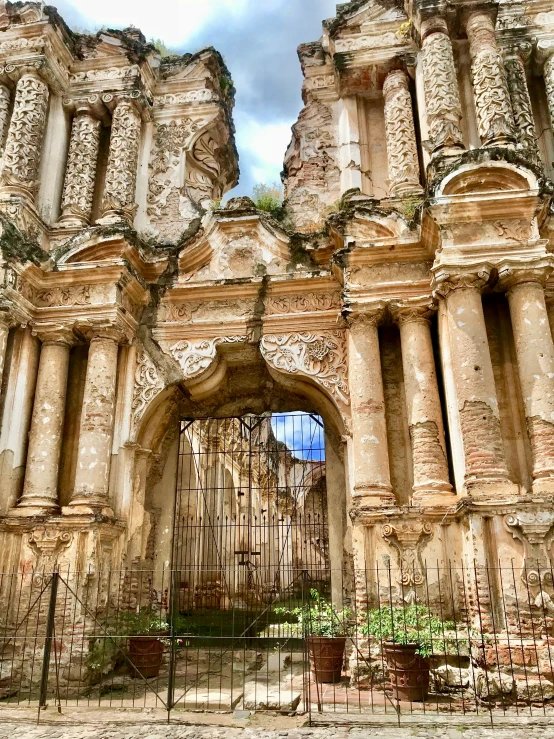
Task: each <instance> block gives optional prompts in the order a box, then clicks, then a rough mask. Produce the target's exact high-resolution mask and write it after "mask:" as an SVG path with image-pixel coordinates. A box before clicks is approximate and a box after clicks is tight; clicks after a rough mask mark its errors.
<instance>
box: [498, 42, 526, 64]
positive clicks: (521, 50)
mask: <svg viewBox="0 0 554 739" xmlns="http://www.w3.org/2000/svg"><path fill="white" fill-rule="evenodd" d="M500 47H501V49H502V51H503V53H504V58H505V59H512V58H513V59H520V60H521V61H522V62H523V63H524V64H526V63H527V62H528V61H529V59H530V58H531V53H532V51H533V45H532V44H531V42H530V41H526V40H525V39H517V40H514V39H504V40H501V42H500Z"/></svg>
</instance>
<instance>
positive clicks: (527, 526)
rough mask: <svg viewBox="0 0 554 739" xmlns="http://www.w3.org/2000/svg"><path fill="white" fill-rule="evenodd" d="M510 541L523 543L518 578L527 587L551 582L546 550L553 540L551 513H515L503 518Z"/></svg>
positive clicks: (553, 512)
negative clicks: (511, 539) (510, 537)
mask: <svg viewBox="0 0 554 739" xmlns="http://www.w3.org/2000/svg"><path fill="white" fill-rule="evenodd" d="M504 520H505V522H506V526H507V528H508V531H510V532H511V533H512V536H513V537H514V539H519V541H521V543H522V544H523V556H524V561H523V573H522V578H523V581H524V582H525V583H527V584H528V585H531V586H534V585H540V584H541V583H543V582H544V581H545V580H548V581H550V582H551V583H552V559H551V555H550V548H551V545H552V538H553V537H554V511H519V512H518V513H511V514H509V515H508V516H506V518H505V519H504Z"/></svg>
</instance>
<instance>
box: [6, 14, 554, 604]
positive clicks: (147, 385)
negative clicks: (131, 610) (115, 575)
mask: <svg viewBox="0 0 554 739" xmlns="http://www.w3.org/2000/svg"><path fill="white" fill-rule="evenodd" d="M551 8H552V6H551V3H550V2H549V1H547V0H529V2H527V3H525V5H523V4H521V3H517V2H512V1H506V2H500V3H486V2H485V3H479V4H478V5H476V6H475V7H474V6H473V5H472V3H468V2H464V3H462V2H457V1H456V0H453V1H452V2H448V3H441V2H430V3H420V2H418V1H416V2H414V3H413V4H410V6H409V9H408V10H404V9H403V7H401V5H400V4H395V3H393V2H388V1H385V0H384V1H383V2H381V3H380V2H377V0H368V1H362V0H352V2H349V3H345V4H342V5H339V6H338V8H337V15H336V18H333V19H332V20H329V21H326V22H325V23H324V25H323V35H322V37H321V39H320V40H319V41H317V42H315V43H309V44H305V45H303V46H301V47H300V49H299V56H300V62H301V65H302V70H303V73H304V86H303V99H304V108H303V110H302V112H301V113H300V117H299V120H298V122H297V123H296V124H295V125H294V127H293V136H292V142H291V144H290V147H289V149H288V151H287V152H286V155H285V164H284V172H283V178H284V183H285V195H286V200H285V204H284V208H283V212H282V214H281V217H280V218H273V217H272V216H270V215H269V214H268V213H265V212H262V211H258V210H256V208H255V206H254V204H253V203H252V201H251V200H249V199H248V198H234V199H231V200H229V201H228V202H226V203H224V204H221V197H222V196H223V195H224V194H225V193H226V192H227V191H228V190H229V189H231V188H232V187H233V186H234V185H235V184H236V182H237V180H238V163H237V159H238V158H237V152H236V149H235V145H234V139H233V131H234V127H233V121H232V109H233V96H234V87H233V82H232V80H231V77H230V74H229V71H228V70H227V68H226V66H225V64H224V62H223V60H222V58H221V56H220V55H219V54H218V53H217V52H216V51H215V50H213V49H211V48H208V49H203V50H201V51H199V52H198V53H195V54H185V55H183V56H179V57H177V56H169V57H166V58H161V57H160V54H159V53H158V52H157V51H156V49H155V48H154V47H152V46H151V45H149V44H148V43H146V41H145V38H144V36H143V35H142V34H141V33H140V31H138V30H137V29H133V28H130V29H127V30H125V31H112V30H106V31H101V32H99V33H98V34H96V35H95V36H87V35H80V34H75V33H73V32H72V31H71V30H70V29H69V28H68V27H67V26H66V25H65V23H64V22H63V20H62V19H61V18H60V17H59V15H58V14H57V13H56V12H55V10H54V9H52V8H49V7H42V6H41V5H40V4H39V3H25V2H18V3H10V2H1V3H0V142H1V149H2V159H1V172H0V221H1V232H2V233H1V236H0V248H1V251H2V264H1V266H0V309H1V310H0V373H1V374H2V386H1V406H0V410H1V435H0V513H1V517H0V571H1V572H5V573H7V572H19V573H29V577H32V573H36V572H37V571H46V572H50V571H52V570H53V569H54V568H56V567H60V568H62V569H63V568H65V570H66V571H68V570H71V571H76V572H83V571H85V570H86V571H87V573H88V574H87V577H88V578H89V580H91V579H92V580H93V579H94V578H98V582H99V585H98V590H99V592H101V593H102V594H103V595H102V597H104V598H105V599H108V598H109V588H110V584H109V582H110V581H109V578H108V577H106V576H105V573H107V572H110V571H118V570H123V569H130V568H137V569H142V570H151V571H152V572H161V571H162V570H163V569H164V568H166V569H167V568H171V567H172V566H173V567H175V566H177V567H179V568H181V569H182V571H183V572H185V573H186V572H187V571H188V570H187V568H191V567H192V566H193V565H194V566H196V565H197V564H198V563H199V562H200V564H202V565H203V566H209V568H210V569H212V570H213V571H215V572H216V574H215V575H214V574H213V573H212V575H211V576H210V577H208V578H204V580H202V581H198V582H197V581H195V580H194V577H193V575H192V574H191V575H190V577H189V576H187V575H184V576H183V579H182V582H181V583H180V587H181V596H180V597H181V598H182V599H184V600H183V602H185V601H187V599H188V601H190V602H196V603H197V604H198V603H201V604H203V605H204V606H205V607H210V608H213V607H220V606H221V607H223V605H224V603H225V599H226V598H227V599H229V598H231V599H232V597H233V593H231V591H230V590H229V588H228V587H227V586H228V583H229V582H230V580H231V579H232V578H233V576H234V574H233V573H239V574H237V575H236V579H237V582H236V585H233V588H235V587H236V592H239V591H241V588H242V589H243V590H246V591H247V590H248V589H249V587H250V588H251V586H252V581H251V580H244V581H241V579H240V578H241V577H242V575H240V572H241V570H240V566H241V565H244V564H245V562H247V561H249V558H250V559H251V558H252V557H258V558H262V559H263V558H264V557H265V558H266V559H267V561H268V562H273V564H275V563H277V565H278V568H279V567H280V566H281V565H282V564H283V562H285V563H286V564H287V566H289V565H290V567H297V568H299V569H305V566H306V562H308V561H309V562H310V563H311V564H310V566H311V567H315V568H316V569H318V571H319V570H329V571H331V590H332V596H333V598H334V600H335V601H337V602H340V601H343V600H345V601H346V602H348V603H354V602H356V603H358V605H359V606H361V605H363V604H367V602H368V599H369V600H371V592H372V589H373V590H374V589H375V588H376V587H377V584H376V583H375V582H372V580H371V575H368V574H367V573H368V572H369V573H371V572H372V571H374V570H373V568H375V567H376V566H382V567H387V566H389V565H392V567H393V568H398V572H399V573H400V574H399V580H398V582H397V581H396V580H395V583H396V582H397V584H398V585H399V586H400V585H402V586H406V587H409V588H410V589H411V592H412V596H413V597H416V596H414V593H415V594H416V595H417V591H418V588H420V587H422V586H423V583H424V580H425V587H426V588H428V589H429V592H430V593H431V597H432V598H433V597H435V596H434V594H436V593H437V588H440V584H441V582H440V575H437V577H436V578H435V579H433V576H432V575H429V576H428V577H427V576H426V577H425V578H424V577H423V574H422V573H423V569H424V566H425V564H426V563H427V564H429V563H432V564H433V565H434V566H435V565H436V566H438V567H439V568H447V567H449V566H450V565H452V566H453V567H455V568H458V567H460V566H461V565H464V567H465V569H464V573H465V574H464V576H463V578H462V579H463V582H462V581H460V582H459V583H458V584H457V585H456V587H459V588H464V589H466V590H467V592H468V593H470V594H471V593H473V594H475V597H477V598H478V597H482V599H483V602H485V601H486V602H487V603H488V607H489V608H490V609H492V611H494V602H495V598H499V597H500V591H499V585H498V582H497V581H495V580H494V578H492V579H491V578H489V579H488V580H487V583H486V584H484V579H483V577H484V576H483V572H485V570H486V569H487V568H494V567H496V566H497V564H498V562H499V561H500V562H503V563H510V562H513V563H515V566H516V567H517V568H518V569H519V570H521V572H522V573H523V575H522V576H521V577H519V576H518V577H517V578H516V579H515V580H514V585H513V587H514V588H515V590H516V591H517V589H518V588H521V589H522V590H524V591H525V592H526V593H528V592H530V593H531V597H532V598H536V597H539V596H541V597H543V598H544V597H546V596H548V597H550V596H551V595H552V577H551V575H550V577H549V578H548V577H543V576H542V575H541V572H540V570H541V568H542V569H543V571H545V570H549V568H550V567H551V558H552V539H553V537H554V505H553V503H554V343H553V338H552V329H553V328H554V254H553V251H554V212H553V210H552V204H551V200H552V194H553V192H554V185H553V183H552V177H553V175H554V171H553V166H554V165H553V160H554V138H553V134H552V122H553V121H554V11H553V10H552V9H551ZM289 412H304V413H305V414H309V418H310V419H311V420H310V424H311V426H310V428H311V429H313V428H316V426H314V424H320V425H319V426H318V427H317V428H319V429H320V431H318V433H321V443H320V448H319V454H318V455H315V456H314V455H313V454H312V455H311V456H310V455H308V457H306V458H304V459H302V458H300V457H299V456H298V455H297V456H295V455H294V454H293V453H292V451H291V452H290V454H288V456H287V454H285V452H286V449H287V441H286V439H285V440H283V439H284V437H283V438H278V437H277V436H275V429H276V426H275V423H273V425H271V423H269V425H268V422H265V421H264V420H263V419H264V418H265V419H270V418H271V417H272V416H271V414H274V415H273V418H274V419H275V418H276V419H277V420H278V419H279V418H282V417H283V416H282V415H280V414H285V413H289ZM275 414H277V415H275ZM245 418H246V419H256V418H257V419H261V421H259V423H261V424H262V425H261V426H256V425H253V424H254V422H253V421H252V423H250V422H249V421H246V422H245V421H244V420H241V419H245ZM292 418H295V417H294V416H292ZM224 419H227V422H226V425H225V424H224V427H223V426H221V424H222V423H223V420H224ZM218 423H219V424H220V426H217V424H218ZM245 423H246V426H245V425H244V424H245ZM214 424H215V425H214ZM249 424H250V425H249ZM264 424H265V425H264ZM215 428H217V429H218V430H217V431H214V430H213V429H215ZM321 429H323V430H321ZM252 445H253V446H252ZM289 446H290V445H289ZM253 448H254V452H253ZM291 448H292V447H291ZM214 449H215V450H217V449H224V450H226V457H225V459H226V460H227V461H226V462H225V463H223V464H219V465H212V466H210V467H209V469H207V468H206V469H200V467H201V466H202V462H200V463H199V464H200V467H198V468H197V469H195V470H193V469H192V467H190V465H189V468H187V469H188V471H185V472H184V471H183V470H184V467H182V464H183V459H185V458H190V459H192V458H193V457H194V453H195V452H196V453H198V455H201V452H202V450H205V451H206V459H209V454H208V452H209V451H210V450H214ZM260 449H265V450H266V452H267V453H265V452H264V454H260V452H259V450H260ZM271 449H274V450H276V454H277V457H275V458H273V457H272V456H271V453H270V452H271ZM267 450H269V451H267ZM253 454H254V455H255V456H256V455H257V456H256V459H257V462H256V463H254V462H253V461H252V459H253V456H252V455H253ZM279 454H280V455H281V456H279ZM187 455H188V457H187ZM275 459H276V460H277V461H275ZM272 460H273V461H272ZM323 460H324V461H323ZM180 464H181V466H180ZM195 464H196V462H195ZM293 473H294V474H293ZM195 475H196V477H194V476H195ZM291 476H296V477H295V480H297V481H298V480H302V482H301V483H298V482H290V484H289V483H288V482H287V480H288V479H289V478H290V479H292V477H291ZM193 478H194V479H193ZM199 479H203V480H204V482H203V483H202V485H203V486H204V487H203V488H202V490H201V486H200V484H199V482H198V480H199ZM253 479H254V487H255V488H256V490H257V497H256V496H253V495H252V480H253ZM195 480H196V481H195ZM283 480H285V482H283ZM306 480H309V482H306ZM249 485H250V488H249V487H248V486H249ZM300 488H302V491H303V492H302V495H301V500H300V499H299V498H298V495H297V496H296V498H295V495H296V493H295V491H297V490H298V489H300ZM191 490H192V491H193V493H192V494H191V493H190V491H191ZM185 491H189V493H188V498H187V496H186V495H185ZM199 491H201V493H202V494H201V495H200V493H199ZM206 491H207V492H206ZM291 491H292V492H291ZM258 493H259V495H258ZM254 499H255V502H253V501H254ZM176 500H177V501H178V502H177V504H176ZM279 500H280V501H281V503H279V502H278V501H279ZM207 501H211V502H207ZM282 501H285V502H282ZM291 501H292V502H291ZM256 506H257V507H256ZM293 509H294V510H293ZM308 509H309V510H308ZM180 511H181V513H180ZM268 511H269V513H267V512H268ZM266 513H267V515H268V516H271V515H273V516H274V517H276V520H277V523H276V527H277V528H276V529H272V533H271V534H270V535H269V534H267V535H266V534H264V535H263V536H264V537H265V538H264V539H263V541H258V542H257V543H256V541H255V540H254V539H253V538H252V537H255V536H256V533H255V529H256V526H257V525H258V524H257V523H256V522H257V521H258V517H260V520H261V518H262V517H263V516H264V515H265V514H266ZM181 514H182V521H181V523H179V515H181ZM218 516H220V518H218V520H223V519H224V518H225V520H226V521H230V522H231V523H229V524H225V525H226V526H228V528H224V527H222V528H221V531H219V530H218V531H219V533H218V534H217V537H220V538H217V537H216V536H215V534H214V533H213V526H214V525H213V520H214V517H216V518H217V517H218ZM241 516H245V517H246V518H244V520H245V521H246V524H244V523H242V524H241ZM302 516H304V519H303V521H304V523H301V522H300V518H301V517H302ZM293 519H294V520H295V521H297V522H298V527H299V529H298V530H301V531H303V532H304V533H303V534H302V535H301V536H300V537H299V539H298V542H299V543H298V546H297V545H296V544H295V545H294V546H293V545H292V544H290V542H288V541H287V536H286V534H284V533H283V532H282V531H281V533H280V530H279V526H281V528H283V527H284V529H287V527H289V529H290V525H291V521H292V520H293ZM183 521H184V523H183ZM187 521H191V522H192V523H191V524H190V526H192V527H194V530H195V531H196V533H195V534H194V536H192V535H191V536H189V537H188V538H186V544H185V545H183V542H184V541H185V539H183V538H182V537H181V538H180V539H179V542H177V544H178V546H177V545H176V544H175V532H176V531H179V530H181V529H182V528H183V527H185V528H187V526H189V524H188V523H187ZM202 521H203V522H204V524H202ZM206 521H208V523H209V527H211V528H210V532H209V533H210V536H209V537H208V539H209V540H208V539H206V537H207V536H208V534H206V531H207V529H206V528H205V526H206V525H208V524H206ZM202 526H204V528H202ZM222 526H223V525H222ZM241 526H242V528H241ZM302 526H304V527H307V528H306V531H307V530H308V529H309V528H310V527H313V529H310V532H309V533H305V529H302ZM179 527H181V529H180V528H179ZM229 527H230V528H229ZM187 530H188V529H187ZM287 530H288V529H287ZM202 537H204V538H203V539H202ZM210 537H211V538H210ZM225 537H228V539H225ZM202 542H204V543H202ZM225 542H227V543H225ZM285 544H286V546H285ZM283 548H285V549H286V551H287V554H286V557H285V559H283V557H284V556H285V555H282V552H283V551H284V549H283ZM241 557H242V559H241ZM195 558H196V559H195ZM199 558H200V559H199ZM258 561H259V562H260V561H261V560H258ZM272 566H273V565H272ZM218 568H219V571H218ZM262 569H263V567H262ZM285 569H286V568H285ZM285 569H283V571H282V572H281V574H280V575H279V577H278V578H276V577H275V576H274V572H273V571H272V575H271V581H269V580H268V581H267V582H265V583H263V582H262V583H261V584H260V589H261V590H263V592H264V593H265V594H266V595H265V596H264V597H266V598H269V599H270V598H272V597H275V598H277V597H278V596H279V593H280V591H281V590H283V591H285V590H286V589H287V587H288V586H289V585H290V580H287V578H289V576H290V572H288V571H287V572H285ZM259 571H260V568H259V567H258V572H259ZM359 572H364V573H365V574H364V576H363V577H361V576H360V577H357V575H356V573H359ZM437 572H439V570H437ZM333 573H339V574H338V575H333ZM339 575H340V576H339ZM456 577H458V575H456ZM154 580H155V578H154ZM241 582H242V585H241ZM153 589H154V591H156V590H157V591H158V595H159V597H162V595H160V592H161V590H162V589H163V588H162V587H161V586H160V585H159V584H158V585H157V584H156V582H153ZM264 589H265V590H264ZM485 591H487V592H486V593H485ZM233 592H235V591H233ZM514 592H515V591H514ZM516 595H517V593H516ZM485 596H486V597H485ZM188 601H187V602H188ZM550 602H551V601H550ZM553 608H554V606H553Z"/></svg>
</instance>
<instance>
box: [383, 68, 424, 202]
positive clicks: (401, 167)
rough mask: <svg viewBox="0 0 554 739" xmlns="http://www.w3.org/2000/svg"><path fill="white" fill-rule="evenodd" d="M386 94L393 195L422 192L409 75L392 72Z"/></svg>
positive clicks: (388, 148) (386, 85) (386, 129)
mask: <svg viewBox="0 0 554 739" xmlns="http://www.w3.org/2000/svg"><path fill="white" fill-rule="evenodd" d="M383 94H384V96H385V132H386V138H387V155H388V163H389V180H390V189H391V193H394V194H396V195H401V194H402V193H406V192H414V191H420V190H421V186H420V184H419V160H418V155H417V145H416V138H415V129H414V117H413V113H412V98H411V96H410V91H409V89H408V77H407V75H406V73H405V72H403V71H402V70H400V69H397V70H395V71H394V72H391V73H390V74H389V75H388V77H387V79H386V80H385V84H384V85H383Z"/></svg>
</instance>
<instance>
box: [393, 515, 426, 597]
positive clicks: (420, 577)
mask: <svg viewBox="0 0 554 739" xmlns="http://www.w3.org/2000/svg"><path fill="white" fill-rule="evenodd" d="M381 533H382V535H383V539H384V540H385V541H386V542H387V543H388V544H390V545H391V546H393V547H394V548H395V549H396V551H397V552H398V571H397V573H396V578H397V582H398V583H399V584H400V585H403V586H406V587H418V586H420V585H423V583H424V582H425V574H424V572H425V568H424V565H423V559H422V556H421V550H422V548H423V545H424V544H426V543H427V542H428V541H429V540H430V539H431V537H432V536H433V529H432V527H431V524H429V523H427V522H426V521H408V522H406V523H390V524H385V525H384V526H383V528H382V529H381Z"/></svg>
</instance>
